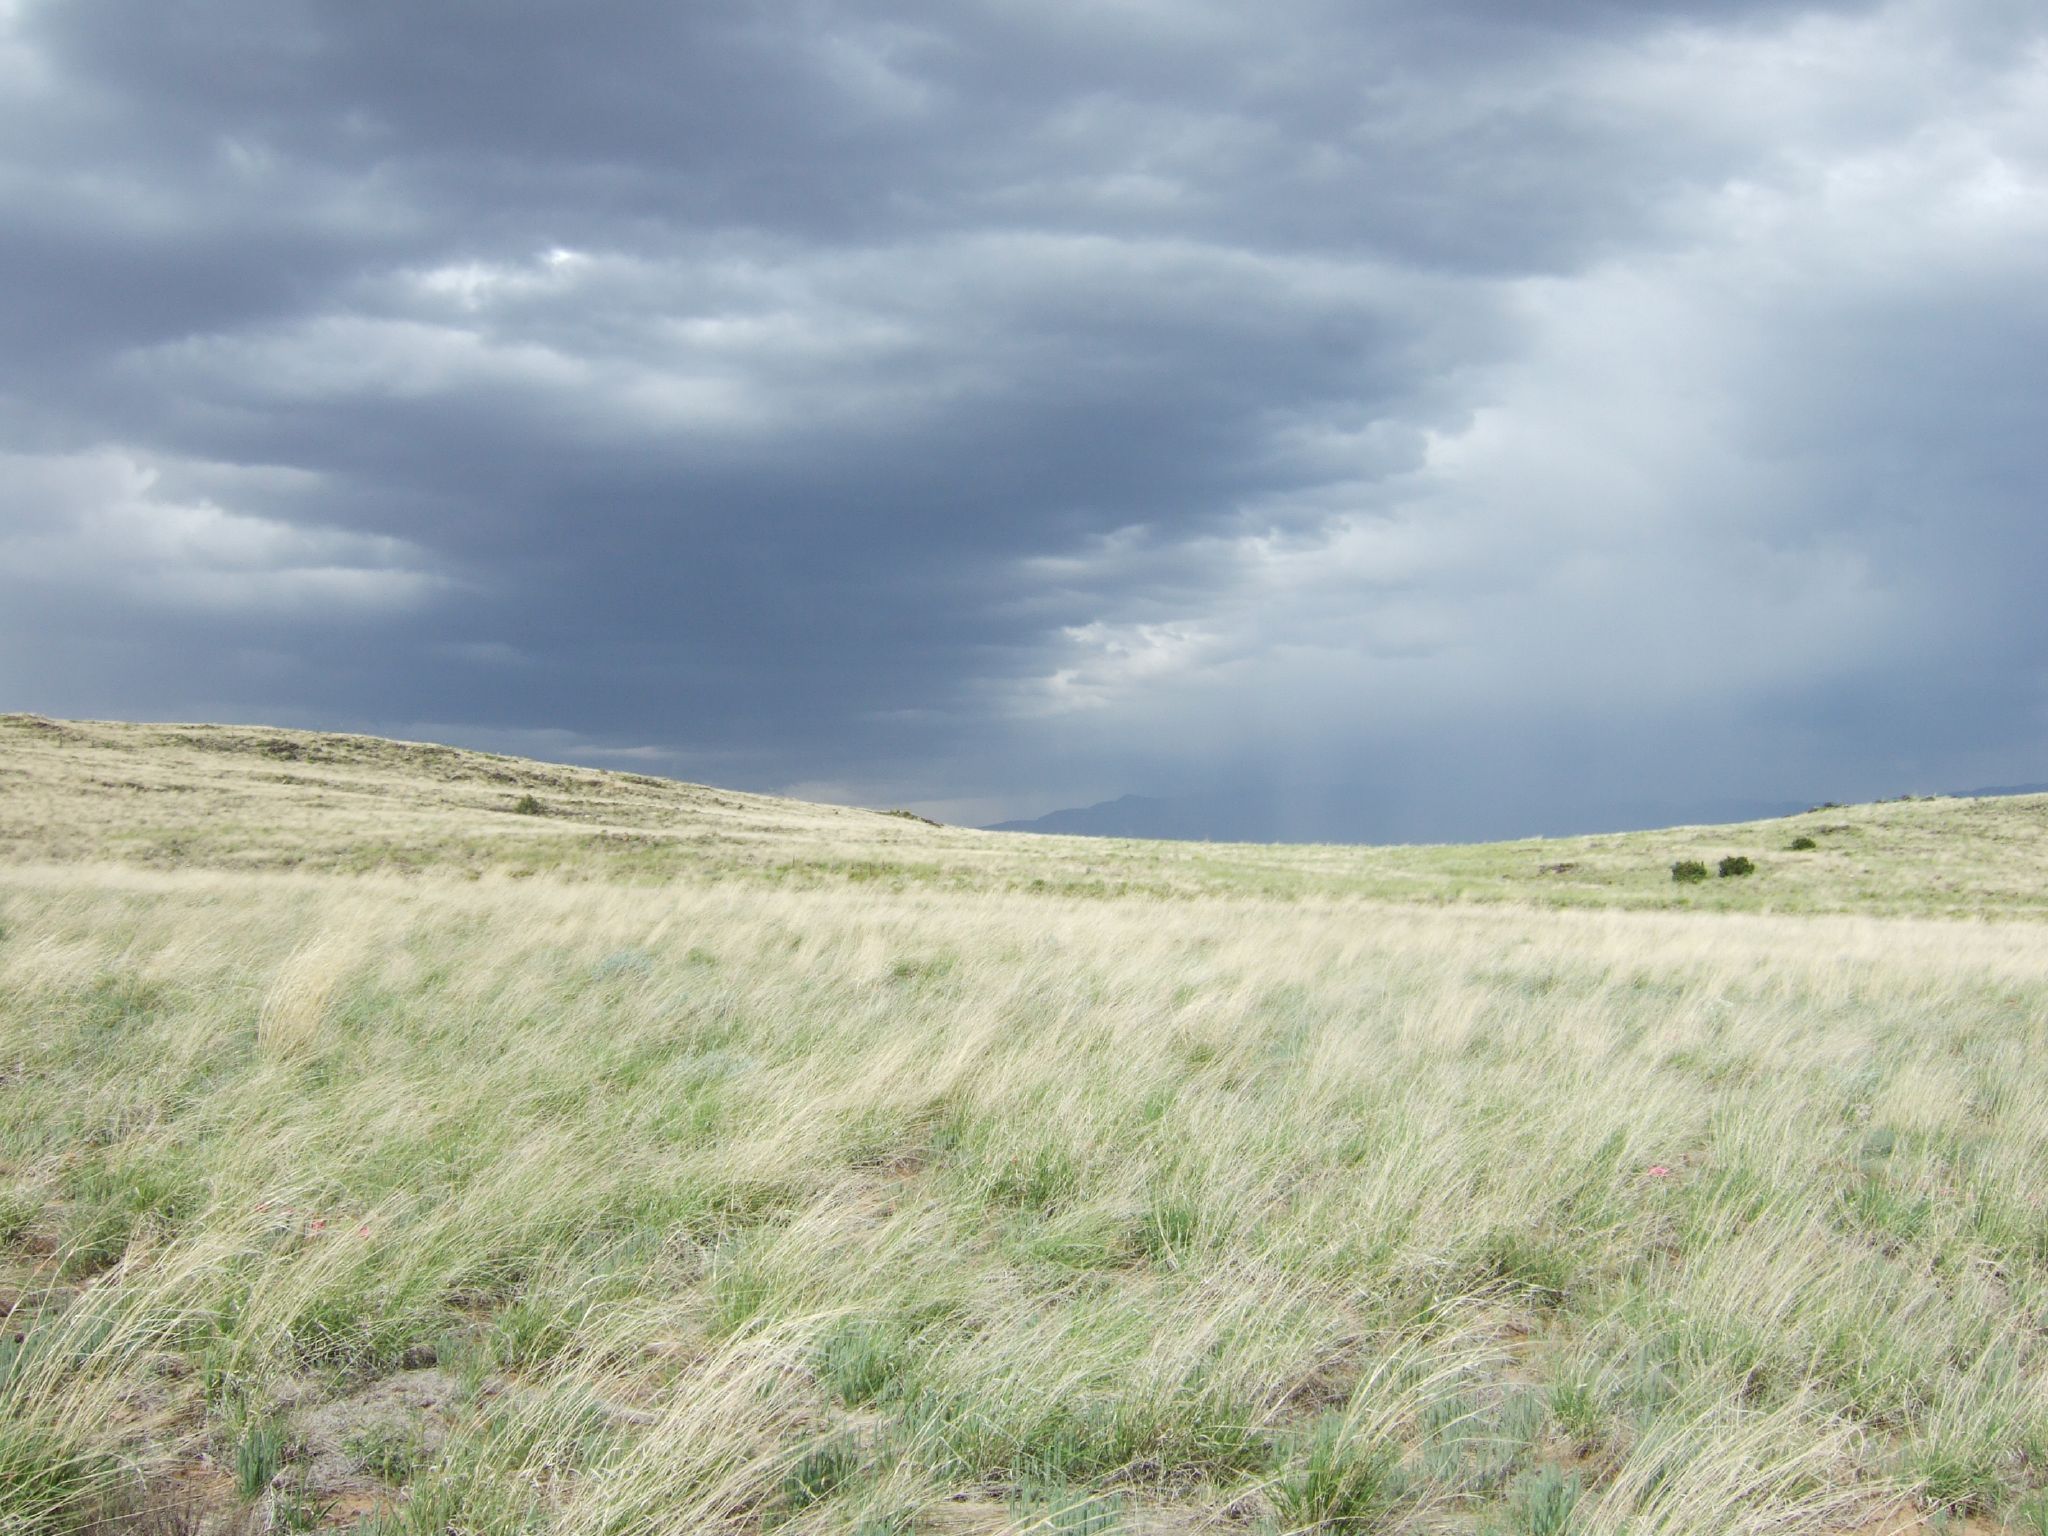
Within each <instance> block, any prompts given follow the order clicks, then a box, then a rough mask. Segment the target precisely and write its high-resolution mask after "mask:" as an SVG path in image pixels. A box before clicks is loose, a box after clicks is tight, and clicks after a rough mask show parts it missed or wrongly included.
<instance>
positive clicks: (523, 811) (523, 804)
mask: <svg viewBox="0 0 2048 1536" xmlns="http://www.w3.org/2000/svg"><path fill="white" fill-rule="evenodd" d="M547 813H548V808H547V807H546V806H544V805H542V804H541V803H540V800H539V798H538V797H536V796H534V795H521V796H520V797H519V798H518V799H517V800H515V801H513V802H512V814H513V815H515V816H545V815H547Z"/></svg>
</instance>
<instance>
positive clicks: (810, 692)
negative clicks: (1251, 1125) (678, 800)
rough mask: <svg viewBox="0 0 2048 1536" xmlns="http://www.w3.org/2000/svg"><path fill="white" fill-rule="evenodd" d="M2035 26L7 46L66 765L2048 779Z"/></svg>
mask: <svg viewBox="0 0 2048 1536" xmlns="http://www.w3.org/2000/svg"><path fill="white" fill-rule="evenodd" d="M2044 489H2048V23H2044V21H2043V20H2042V18H2041V16H2040V12H2039V8H2038V7H2037V6H2035V5H2032V4H2028V3H2009V0H1914V3H1892V4H1851V3H1843V4H1834V5H1812V6H1802V5H1787V4H1763V3H1757V4H1748V5H1731V4H1728V3H1726V0H1716V3H1713V4H1707V3H1705V0H1700V3H1696V4H1694V3H1680V0H1671V3H1663V4H1654V5H1644V4H1628V5H1623V4H1618V3H1617V4H1601V3H1579V4H1565V3H1562V0H1559V3H1548V4H1531V3H1527V0H1461V3H1451V4H1445V3H1440V0H1439V3H1423V0H1414V3H1405V0H1404V3H1394V0H1388V3H1380V4H1367V5H1357V4H1336V3H1320V0H1279V3H1272V4H1268V5H1264V6H1259V7H1249V6H1242V5H1236V4H1223V3H1208V0H1113V3H1102V0H1088V3H1083V0H1030V3H1024V0H954V3H947V4H937V3H933V4H912V3H893V4H892V3H882V0H876V3H858V4H855V3H809V4H786V5H784V4H778V5H750V4H741V3H733V4H713V5H688V6H675V5H662V4H653V3H633V4H628V3H621V0H596V3H585V4H579V5H575V6H569V5H541V4H532V3H507V0H493V3H490V4H483V3H446V4H437V5H432V6H422V5H417V4H413V3H399V0H351V3H343V0H182V3H180V0H61V3H60V0H0V701H4V704H5V706H6V707H14V708H31V709H37V710H42V711H45V712H48V713H53V714H69V715H102V716H124V717H139V718H154V719H164V718H212V719H234V720H266V721H271V722H275V723H283V724H306V725H321V726H327V727H335V728H353V729H364V730H374V731H380V732H384V733H389V734H399V735H413V736H432V737H436V738H439V739H445V740H453V741H461V742H467V743H471V744H476V745H484V746H493V747H500V748H504V749H508V750H528V751H533V752H536V753H539V754H541V755H546V756H555V757H567V758H575V759H579V760H583V761H589V762H597V763H621V762H630V763H631V764H633V765H634V766H636V767H641V768H649V769H653V770H655V771H664V772H673V773H677V774H680V775H684V776H688V777H695V778H702V779H709V780H713V781H717V782H724V783H729V784H734V785H742V786H745V787H750V788H761V789H776V790H787V791H791V792H795V793H799V794H811V795H816V796H819V797H829V798H843V799H849V800H855V801H860V802H864V803H872V804H907V805H914V806H918V807H921V808H924V809H927V810H931V811H934V812H937V813H939V814H941V815H945V816H948V817H949V818H958V819H966V820H994V819H997V818H998V817H1001V816H1015V815H1030V814H1035V813H1036V812H1038V811H1042V810H1046V809H1049V808H1051V807H1054V806H1057V805H1063V804H1075V803H1082V802H1085V801H1088V800H1093V799H1103V798H1108V797H1109V796H1112V795H1115V794H1118V793H1121V792H1123V791H1126V790H1139V791H1142V792H1146V793H1152V794H1164V795H1168V796H1174V795H1188V796H1208V797H1211V799H1214V798H1215V797H1219V796H1220V797H1224V798H1226V799H1228V800H1230V801H1231V802H1232V803H1235V804H1238V805H1241V806H1242V807H1244V808H1245V817H1244V820H1243V823H1242V825H1243V827H1245V828H1249V829H1251V830H1253V831H1256V832H1258V833H1260V834H1261V835H1290V836H1302V837H1326V838H1350V837H1456V836H1476V835H1496V834H1504V833H1511V832H1516V831H1534V830H1540V829H1545V828H1554V827H1556V828H1561V827H1564V826H1567V825H1588V826H1593V825H1599V824H1601V822H1602V819H1603V817H1605V818H1609V819H1612V818H1613V817H1614V816H1615V815H1617V814H1620V812H1619V810H1618V808H1620V807H1624V806H1637V807H1640V806H1642V805H1645V804H1651V803H1655V804H1668V805H1670V806H1671V807H1673V809H1674V812H1675V813H1682V812H1683V810H1684V809H1685V807H1687V806H1689V805H1696V804H1705V803H1708V802H1713V801H1723V800H1728V799H1732V798H1739V797H1743V796H1760V797H1771V798H1788V797H1789V798H1800V797H1809V798H1816V799H1817V798H1821V797H1827V798H1834V799H1850V798H1855V797H1861V796H1866V795H1875V794H1884V793H1897V792H1901V791H1906V790H1922V789H1939V788H1955V787H1964V786H1968V785H1972V784H1979V783H1992V782H2004V781H2013V780H2028V779H2038V778H2040V777H2042V776H2043V770H2044V768H2048V686H2044V685H2048V620H2044V618H2043V616H2042V603H2041V599H2040V595H2039V587H2040V584H2041V577H2042V573H2043V572H2044V571H2048V518H2044V516H2043V496H2044Z"/></svg>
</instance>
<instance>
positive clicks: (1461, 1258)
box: [0, 716, 2048, 1536]
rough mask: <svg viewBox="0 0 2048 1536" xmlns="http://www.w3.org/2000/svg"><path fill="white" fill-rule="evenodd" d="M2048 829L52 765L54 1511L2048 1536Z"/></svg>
mask: <svg viewBox="0 0 2048 1536" xmlns="http://www.w3.org/2000/svg"><path fill="white" fill-rule="evenodd" d="M528 796H531V797H532V798H533V800H534V801H537V802H538V804H537V805H533V806H528V807H526V808H525V809H524V810H522V809H520V803H521V801H522V799H523V798H524V797H528ZM2044 821H2048V802H2044V801H2041V800H2027V799H2017V800H1999V801H1917V802H1907V803H1896V804H1888V805H1882V806H1857V807H1847V808H1839V809H1830V810H1827V811H1824V812H1819V813H1816V814H1814V815H1811V816H1806V817H1798V818H1790V819H1787V820H1785V821H1779V822H1769V823H1760V824H1757V825H1755V826H1751V827H1743V828H1713V829H1681V830H1678V831H1673V832H1667V833H1655V834H1629V835H1626V836H1616V837H1606V838H1581V839H1562V840H1555V841H1550V842H1541V843H1538V842H1529V843H1517V844H1505V845H1494V846H1489V847H1480V848H1411V849H1351V848H1277V849H1276V848H1240V847H1206V846H1202V845H1185V844H1144V843H1112V844H1104V843H1102V842H1099V841H1095V840H1084V839H1062V838H1038V837H1026V836H1016V835H1006V834H997V833H983V832H972V831H966V830H962V829H954V828H938V827H932V826H929V825H926V824H924V823H922V822H918V821H915V820H911V819H907V818H904V817H901V816H890V815H886V814H881V813H878V812H869V811H858V810H850V809H843V808H835V807H821V806H812V805H803V804H799V803H795V802H790V801H782V800H775V799H769V798H763V797H756V796H748V795H741V794H735V793H730V792H726V791H719V790H709V789H701V788H697V787H694V786H687V785H677V784H671V783H668V782H665V781H660V780H653V779H647V778H643V777H640V776H635V775H620V774H606V773H599V772H595V771H591V770H583V769H570V768H557V767H551V766H547V765H542V764H536V763H529V762H524V761H520V760H516V759H509V758H501V757H493V756H489V755H486V754H476V753H466V752H457V751H452V750H450V749H446V748H439V747H431V746H413V745H407V744H400V743H391V742H381V741H375V740H371V739H368V738H362V737H349V736H333V735H326V734H312V733H299V732H285V731H268V730H263V731H258V730H247V729H241V728H233V729H230V728H214V727H198V726H124V725H105V724H79V723H70V722H47V721H39V720H33V719H29V718H26V717H20V716H16V717H9V718H7V719H6V720H4V721H0V1309H4V1310H5V1311H6V1312H7V1315H8V1326H9V1327H10V1328H11V1330H12V1332H11V1333H10V1332H0V1531H6V1532H23V1533H27V1532H40V1531H49V1532H80V1533H82V1532H85V1531H96V1532H98V1531H118V1530H127V1531H136V1532H158V1533H164V1532H194V1533H197V1532H201V1531H211V1532H238V1531H247V1532H255V1531H263V1530H280V1529H282V1530H292V1529H311V1528H315V1527H320V1526H326V1527H334V1528H349V1527H353V1528H359V1529H363V1530H366V1531H376V1532H382V1533H394V1532H406V1533H412V1536H429V1533H437V1536H438V1533H447V1532H478V1533H493V1536H495V1533H498V1532H518V1531H531V1532H536V1533H539V1532H547V1533H577V1536H583V1533H592V1536H594V1533H599V1532H604V1533H627V1532H668V1531H673V1532H678V1533H680V1532H693V1533H694V1532H764V1531H771V1530H773V1531H778V1532H791V1533H798V1536H802V1533H823V1532H859V1533H863V1536H884V1533H912V1532H953V1533H962V1536H965V1533H976V1532H986V1533H995V1532H1024V1531H1033V1532H1064V1533H1070V1536H1072V1533H1082V1532H1098V1533H1100V1532H1111V1531H1130V1532H1152V1533H1167V1532H1174V1533H1180V1532H1187V1533H1192V1532H1198V1531H1215V1532H1244V1533H1252V1532H1268V1533H1278V1532H1297V1531H1308V1530H1328V1531H1350V1532H1363V1531H1390V1532H1394V1531H1399V1532H1426V1531H1427V1532H1435V1531H1441V1532H1460V1533H1472V1536H1479V1533H1521V1536H1558V1533H1564V1532H1572V1533H1581V1536H1622V1533H1624V1532H1626V1533H1633V1536H1643V1533H1671V1536H1677V1533H1681V1532H1683V1533H1698V1532H1756V1533H1763V1532H1839V1533H1851V1532H1863V1533H1878V1532H1901V1531H1907V1530H1929V1531H1933V1530H1947V1531H1966V1530H1967V1531H1993V1530H2013V1531H2028V1532H2034V1533H2036V1536H2039V1533H2041V1532H2043V1531H2044V1530H2048V1499H2044V1496H2043V1494H2042V1492H2041V1487H2042V1484H2043V1483H2044V1481H2048V1371H2044V1365H2048V1360H2044V1348H2048V1340H2044V1330H2048V1209H2044V1198H2048V1197H2044V1190H2048V1177H2044V1176H2048V1065H2044V1063H2048V928H2044V927H2043V926H2042V925H2041V924H2040V922H2039V917H2040V911H2041V907H2042V904H2043V902H2044V900H2048V858H2044V855H2048V847H2044V843H2043V837H2044ZM1800 835H1807V836H1811V837H1813V838H1814V839H1815V841H1816V842H1817V843H1818V844H1819V846H1818V847H1817V848H1816V849H1815V850H1813V851H1811V852H1806V853H1797V854H1795V853H1792V852H1790V851H1789V850H1788V846H1787V845H1788V844H1789V843H1790V842H1791V841H1792V839H1793V838H1794V837H1796V836H1800ZM1736 853H1747V854H1748V855H1749V856H1751V857H1753V858H1754V859H1755V860H1756V862H1757V864H1758V870H1757V873H1756V874H1754V875H1752V876H1750V877H1747V878H1735V879H1726V880H1719V879H1710V880H1708V881H1707V882H1705V883H1704V884H1702V885H1699V886H1693V887H1681V886H1676V885H1674V884H1673V883H1672V881H1671V879H1670V876H1669V865H1670V863H1671V861H1672V860H1674V859H1677V858H1682V857H1698V858H1702V859H1705V860H1707V861H1708V862H1710V863H1711V862H1712V861H1713V860H1716V859H1718V858H1719V857H1721V856H1723V855H1726V854H1736ZM1559 865H1564V866H1569V867H1567V868H1564V869H1561V870H1560V869H1558V868H1557V866H1559ZM1984 916H1996V917H1999V918H2001V919H2003V920H2002V921H1998V922H1984V921H1979V920H1977V919H1979V918H1981V917H1984Z"/></svg>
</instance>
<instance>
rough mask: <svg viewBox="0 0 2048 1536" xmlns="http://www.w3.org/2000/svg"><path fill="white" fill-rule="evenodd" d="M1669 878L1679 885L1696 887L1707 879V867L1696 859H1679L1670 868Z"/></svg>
mask: <svg viewBox="0 0 2048 1536" xmlns="http://www.w3.org/2000/svg"><path fill="white" fill-rule="evenodd" d="M1671 878H1672V879H1673V880H1675V881H1677V882H1678V883H1679V884H1680V885H1696V884H1698V883H1699V882H1700V881H1702V880H1704V879H1706V878H1707V866H1706V865H1704V864H1702V863H1701V862H1700V861H1699V860H1698V859H1680V860H1679V861H1678V862H1677V863H1676V864H1674V865H1672V866H1671Z"/></svg>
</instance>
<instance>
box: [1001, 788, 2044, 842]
mask: <svg viewBox="0 0 2048 1536" xmlns="http://www.w3.org/2000/svg"><path fill="white" fill-rule="evenodd" d="M2016 792H2017V791H2016ZM1979 793H1990V791H1979ZM1813 804H1814V802H1812V801H1809V800H1749V799H1718V800H1695V801H1684V802H1663V803H1634V804H1624V805H1615V806H1611V807H1608V808H1607V809H1605V810H1604V811H1598V812H1586V813H1580V814H1570V813H1567V814H1563V815H1557V816H1551V817H1540V816H1536V817H1530V818H1529V819H1528V820H1527V821H1526V822H1523V823H1521V824H1519V825H1517V824H1514V823H1512V822H1508V823H1505V824H1501V825H1493V826H1472V827H1469V828H1467V829H1463V830H1453V829H1452V828H1450V827H1447V826H1444V825H1443V824H1442V823H1441V821H1440V820H1439V821H1436V822H1405V823H1404V822H1400V821H1396V820H1390V819H1388V818H1386V817H1385V816H1384V815H1382V814H1379V813H1377V812H1376V810H1375V808H1374V807H1371V806H1360V807H1359V808H1358V813H1357V816H1356V818H1355V820H1354V824H1350V825H1317V826H1310V825H1303V824H1302V822H1303V821H1304V820H1305V818H1303V817H1300V816H1297V817H1295V818H1292V819H1289V820H1283V819H1281V818H1279V817H1276V816H1275V815H1272V814H1270V813H1268V814H1261V812H1260V810H1259V808H1258V807H1257V806H1256V805H1254V804H1250V803H1247V801H1246V800H1245V799H1243V798H1240V797H1234V796H1227V795H1210V796H1204V797H1200V798H1193V799H1186V800H1166V799H1161V798H1159V797H1157V796H1153V795H1119V796H1118V797H1117V798H1116V799H1114V800H1102V801H1098V802H1097V803H1096V804H1094V805H1084V806H1072V807H1068V808H1066V809H1062V810H1057V811H1049V812H1047V813H1046V814H1045V815H1043V816H1035V817H1031V818H1028V819H1024V820H1015V821H1000V822H997V823H995V824H994V825H993V826H989V827H985V828H984V829H983V830H984V831H989V832H1036V833H1044V834H1055V835H1063V836H1067V837H1133V838H1160V839H1165V840H1167V841H1174V842H1204V843H1303V842H1307V843H1384V842H1422V843H1478V842H1497V841H1514V840H1516V839H1518V838H1525V837H1572V836H1580V835H1585V834H1599V833H1608V832H1617V833H1618V832H1641V831H1650V830H1655V829H1659V828H1663V827H1677V826H1720V825H1726V824H1730V823H1737V822H1749V821H1770V820H1773V819H1775V818H1777V817H1780V816H1796V815H1798V814H1799V813H1800V812H1802V811H1806V810H1810V809H1812V808H1813Z"/></svg>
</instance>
